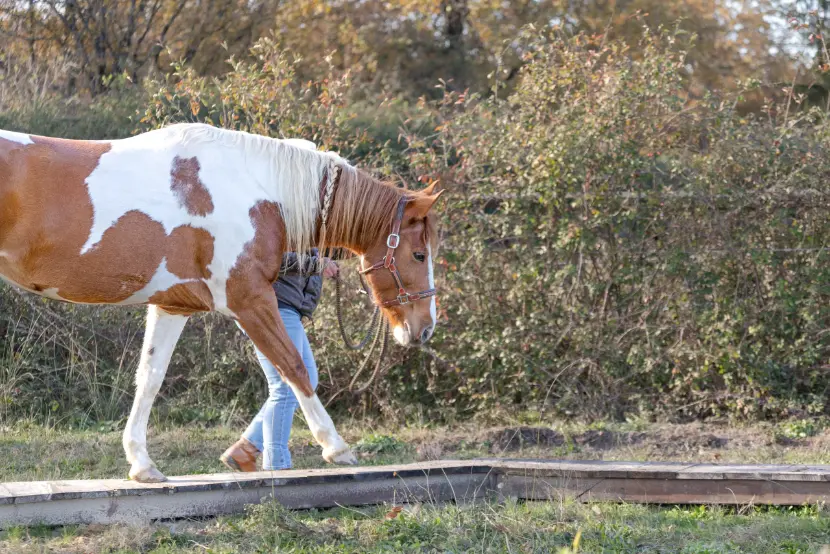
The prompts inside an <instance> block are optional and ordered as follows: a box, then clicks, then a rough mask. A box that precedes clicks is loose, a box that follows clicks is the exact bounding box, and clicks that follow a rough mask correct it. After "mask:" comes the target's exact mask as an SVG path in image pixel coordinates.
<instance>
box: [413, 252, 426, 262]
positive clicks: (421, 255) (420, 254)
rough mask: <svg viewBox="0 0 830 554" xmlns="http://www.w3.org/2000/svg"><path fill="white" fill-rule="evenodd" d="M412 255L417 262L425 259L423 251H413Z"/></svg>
mask: <svg viewBox="0 0 830 554" xmlns="http://www.w3.org/2000/svg"><path fill="white" fill-rule="evenodd" d="M412 257H413V258H415V260H416V261H419V262H424V261H426V259H427V257H426V256H424V253H423V252H413V253H412Z"/></svg>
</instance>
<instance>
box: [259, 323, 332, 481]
mask: <svg viewBox="0 0 830 554" xmlns="http://www.w3.org/2000/svg"><path fill="white" fill-rule="evenodd" d="M280 316H281V317H282V321H283V323H284V324H285V328H286V331H288V337H289V338H290V339H291V342H292V343H293V344H294V346H295V347H296V348H297V351H298V352H299V353H300V355H301V356H302V358H303V363H304V364H305V366H306V368H307V369H308V376H309V380H310V381H311V386H312V388H317V381H318V377H317V364H316V363H315V361H314V356H313V355H312V353H311V345H310V344H309V342H308V337H307V336H306V334H305V329H304V328H303V325H302V321H301V318H300V314H299V313H298V312H297V311H295V310H293V309H291V308H281V309H280ZM256 354H257V359H258V360H259V364H260V366H262V370H263V372H264V373H265V378H266V379H267V381H268V400H266V401H265V404H264V405H263V406H262V408H261V409H260V410H259V413H258V414H257V415H256V417H255V418H254V419H253V421H251V424H250V425H249V426H248V429H247V430H246V431H245V433H244V434H243V436H244V437H245V438H246V439H248V440H249V441H250V442H251V443H252V444H253V445H254V446H256V447H257V448H258V449H259V450H260V451H261V452H262V454H263V456H262V468H263V469H267V470H275V469H288V468H290V467H291V453H290V452H289V451H288V438H289V436H290V435H291V424H292V422H293V420H294V412H295V411H296V409H297V406H299V402H297V399H296V397H295V396H294V391H292V390H291V387H290V386H289V385H288V384H287V383H286V382H285V381H283V380H282V378H281V377H280V376H279V373H278V372H277V370H276V368H275V367H274V366H273V365H272V364H271V362H269V361H268V359H267V358H266V357H265V356H264V355H263V354H262V353H261V352H260V351H259V350H256Z"/></svg>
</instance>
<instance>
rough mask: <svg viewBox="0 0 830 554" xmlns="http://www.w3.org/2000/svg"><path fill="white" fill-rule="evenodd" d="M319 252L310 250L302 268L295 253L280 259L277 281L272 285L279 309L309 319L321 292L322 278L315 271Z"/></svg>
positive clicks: (288, 253)
mask: <svg viewBox="0 0 830 554" xmlns="http://www.w3.org/2000/svg"><path fill="white" fill-rule="evenodd" d="M319 261H320V259H319V252H318V251H317V249H316V248H314V249H312V250H311V252H310V255H309V256H308V257H306V261H305V264H304V267H302V268H301V267H300V265H299V263H298V262H297V254H296V253H295V252H287V253H286V254H285V255H283V257H282V267H280V274H279V277H278V278H277V281H276V282H275V283H274V292H276V293H277V300H278V301H279V304H280V308H285V307H288V308H293V309H295V310H297V311H298V312H300V315H301V316H304V317H311V316H312V314H314V310H315V308H317V302H319V301H320V293H321V292H322V291H323V276H322V275H321V274H320V273H319V272H318V271H317V270H318V267H317V264H318V263H319Z"/></svg>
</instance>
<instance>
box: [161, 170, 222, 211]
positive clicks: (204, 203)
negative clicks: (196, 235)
mask: <svg viewBox="0 0 830 554" xmlns="http://www.w3.org/2000/svg"><path fill="white" fill-rule="evenodd" d="M200 169H201V166H200V164H199V160H198V159H196V158H180V157H178V156H176V157H175V158H174V159H173V168H172V169H171V170H170V177H171V179H172V180H171V182H170V190H172V191H173V194H175V195H176V198H178V200H179V204H180V205H181V206H182V208H184V209H185V210H187V213H189V214H190V215H194V216H201V217H204V216H206V215H208V214H210V213H212V212H213V199H212V198H211V197H210V192H208V190H207V188H205V185H204V183H202V180H201V179H199V170H200Z"/></svg>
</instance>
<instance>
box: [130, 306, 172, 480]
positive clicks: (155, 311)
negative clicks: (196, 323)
mask: <svg viewBox="0 0 830 554" xmlns="http://www.w3.org/2000/svg"><path fill="white" fill-rule="evenodd" d="M187 320H188V317H187V316H183V315H173V314H169V313H167V312H165V311H164V310H162V309H161V308H159V307H158V306H153V305H151V306H149V307H148V309H147V327H146V330H145V332H144V346H143V347H142V349H141V359H140V360H139V362H138V371H137V373H136V379H135V381H136V392H135V398H134V399H133V408H132V410H131V411H130V418H129V419H128V420H127V427H126V428H125V429H124V442H123V444H124V452H125V453H126V454H127V461H128V462H130V465H131V467H130V479H134V480H136V481H140V482H142V483H157V482H159V481H165V480H167V478H166V477H165V476H164V474H162V473H161V472H160V471H159V470H158V469H156V466H155V464H154V463H153V460H151V459H150V456H149V454H147V424H148V422H149V419H150V409H151V408H152V407H153V401H154V400H155V398H156V394H157V393H158V391H159V388H160V387H161V383H162V381H164V375H165V374H166V373H167V366H168V365H169V364H170V358H171V356H172V355H173V349H174V348H175V347H176V343H177V342H178V340H179V336H180V335H181V333H182V329H184V325H185V323H187Z"/></svg>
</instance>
